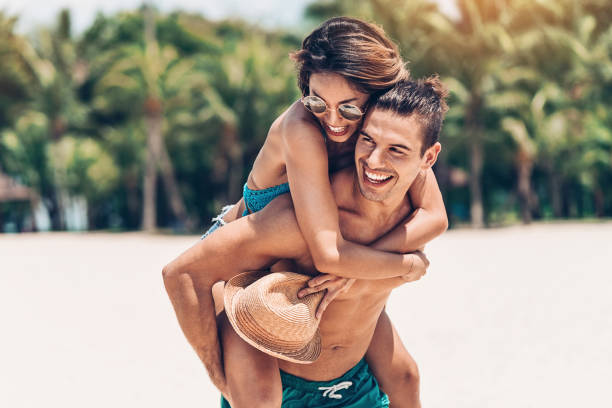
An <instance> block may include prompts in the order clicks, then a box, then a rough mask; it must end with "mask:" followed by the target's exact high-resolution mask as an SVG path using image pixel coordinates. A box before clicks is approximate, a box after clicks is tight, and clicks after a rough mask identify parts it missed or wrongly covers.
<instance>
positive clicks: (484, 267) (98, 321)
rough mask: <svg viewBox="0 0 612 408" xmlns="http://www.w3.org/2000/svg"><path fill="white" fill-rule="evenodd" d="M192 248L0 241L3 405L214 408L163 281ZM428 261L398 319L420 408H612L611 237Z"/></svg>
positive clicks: (597, 228)
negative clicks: (418, 383) (168, 267)
mask: <svg viewBox="0 0 612 408" xmlns="http://www.w3.org/2000/svg"><path fill="white" fill-rule="evenodd" d="M197 239H198V237H196V236H163V235H144V234H139V233H128V234H107V233H100V234H98V233H89V234H71V233H47V234H24V235H0V321H1V322H2V336H1V337H0V345H1V347H0V384H2V385H1V386H0V389H1V391H0V406H1V407H6V408H20V407H28V408H29V407H43V406H44V407H62V408H72V407H74V408H76V407H79V408H80V407H90V408H94V407H105V408H106V407H143V408H144V407H146V408H155V407H215V406H218V400H219V395H218V393H217V392H216V390H215V389H214V387H213V386H212V385H211V383H210V381H209V380H208V376H207V374H206V372H205V370H204V368H203V366H202V364H201V363H200V362H199V360H198V359H197V357H196V355H195V353H194V352H193V351H192V350H191V348H190V346H189V345H188V343H187V342H186V340H185V339H184V337H183V335H182V333H181V331H180V329H179V326H178V323H177V322H176V319H175V316H174V313H173V311H172V308H171V305H170V301H169V300H168V298H167V296H166V293H165V291H164V289H163V283H162V279H161V269H162V267H163V265H165V263H167V262H168V261H169V260H171V259H172V258H174V257H175V256H176V255H178V254H179V253H180V252H181V251H182V250H184V249H186V248H187V247H188V246H190V245H192V244H193V243H194V242H196V240H197ZM426 253H427V255H428V257H429V259H430V261H431V267H430V269H429V271H428V273H427V275H426V276H425V277H424V278H423V279H421V280H420V281H418V282H415V283H410V284H406V285H405V286H404V287H401V288H399V289H397V290H396V291H395V292H394V293H393V294H392V295H391V298H390V300H389V303H388V309H387V310H388V312H389V314H390V316H391V318H392V320H393V321H394V323H395V324H396V326H397V327H398V329H399V331H400V334H401V336H402V339H403V340H404V342H405V344H406V346H407V348H408V350H409V351H410V352H411V353H412V354H413V356H414V358H415V359H416V360H417V362H418V364H419V368H420V370H421V377H422V388H421V396H422V401H423V406H424V407H425V408H511V407H512V408H527V407H534V408H535V407H538V408H541V407H555V408H564V407H567V408H570V407H572V408H575V407H587V406H588V407H610V406H612V396H611V395H610V394H609V393H608V392H607V387H608V386H609V384H610V381H611V380H612V349H611V348H610V344H612V295H611V293H612V292H611V290H612V267H611V266H610V265H611V264H612V222H606V223H557V224H535V225H531V226H526V227H525V226H517V227H509V228H501V229H490V230H478V231H475V230H453V231H449V232H447V233H445V234H444V235H443V236H442V237H441V238H439V239H437V240H436V241H435V242H433V243H432V244H430V245H429V246H428V248H427V250H426Z"/></svg>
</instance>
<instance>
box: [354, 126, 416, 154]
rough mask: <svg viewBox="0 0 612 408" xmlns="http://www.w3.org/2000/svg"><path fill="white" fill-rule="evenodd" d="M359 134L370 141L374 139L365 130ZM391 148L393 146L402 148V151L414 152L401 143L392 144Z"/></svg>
mask: <svg viewBox="0 0 612 408" xmlns="http://www.w3.org/2000/svg"><path fill="white" fill-rule="evenodd" d="M359 133H361V134H362V135H364V136H366V137H369V138H370V139H374V138H373V137H372V136H370V135H368V133H367V132H366V131H365V130H363V129H361V130H360V131H359ZM391 146H392V147H398V148H400V149H404V150H408V151H412V149H411V148H410V147H408V146H406V145H403V144H401V143H394V144H392V145H391Z"/></svg>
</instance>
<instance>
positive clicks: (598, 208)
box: [593, 185, 606, 218]
mask: <svg viewBox="0 0 612 408" xmlns="http://www.w3.org/2000/svg"><path fill="white" fill-rule="evenodd" d="M593 195H594V196H593V201H594V203H595V216H597V217H598V218H603V217H604V215H605V212H606V210H605V198H604V192H603V190H602V188H601V186H600V185H596V186H595V191H594V192H593Z"/></svg>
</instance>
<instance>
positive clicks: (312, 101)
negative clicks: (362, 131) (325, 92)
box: [302, 95, 363, 121]
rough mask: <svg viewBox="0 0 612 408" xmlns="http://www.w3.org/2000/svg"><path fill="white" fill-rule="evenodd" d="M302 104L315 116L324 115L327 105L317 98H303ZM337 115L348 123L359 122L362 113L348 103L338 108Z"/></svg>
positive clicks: (311, 96) (310, 96)
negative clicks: (348, 121)
mask: <svg viewBox="0 0 612 408" xmlns="http://www.w3.org/2000/svg"><path fill="white" fill-rule="evenodd" d="M302 103H303V104H304V107H305V108H306V109H308V110H309V111H310V112H312V113H313V114H315V115H320V114H322V113H325V111H326V110H327V104H326V103H325V101H324V100H323V99H321V98H319V97H318V96H313V95H309V96H304V97H303V98H302ZM338 113H339V114H340V116H342V117H343V118H344V119H346V120H350V121H355V120H359V119H361V117H362V116H363V112H362V111H361V109H359V107H357V106H355V105H351V104H348V103H344V104H342V105H340V106H338Z"/></svg>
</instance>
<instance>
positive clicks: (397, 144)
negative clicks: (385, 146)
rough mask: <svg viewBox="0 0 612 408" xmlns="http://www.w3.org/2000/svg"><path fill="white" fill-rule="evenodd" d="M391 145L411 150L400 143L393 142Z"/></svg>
mask: <svg viewBox="0 0 612 408" xmlns="http://www.w3.org/2000/svg"><path fill="white" fill-rule="evenodd" d="M391 146H392V147H399V148H400V149H405V150H412V149H411V148H410V147H408V146H406V145H403V144H400V143H395V144H392V145H391Z"/></svg>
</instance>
